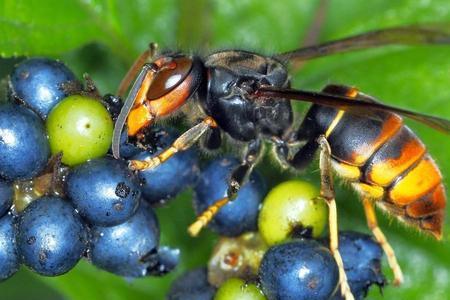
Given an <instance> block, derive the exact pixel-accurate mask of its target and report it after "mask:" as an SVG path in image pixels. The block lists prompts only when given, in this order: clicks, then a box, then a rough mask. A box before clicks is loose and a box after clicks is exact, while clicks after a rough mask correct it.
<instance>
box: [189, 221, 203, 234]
mask: <svg viewBox="0 0 450 300" xmlns="http://www.w3.org/2000/svg"><path fill="white" fill-rule="evenodd" d="M202 228H203V223H202V222H200V221H196V222H194V223H192V225H191V226H189V227H188V233H189V235H190V236H193V237H196V236H198V234H199V233H200V231H201V230H202Z"/></svg>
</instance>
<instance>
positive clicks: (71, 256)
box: [17, 197, 88, 276]
mask: <svg viewBox="0 0 450 300" xmlns="http://www.w3.org/2000/svg"><path fill="white" fill-rule="evenodd" d="M87 243H88V233H87V227H86V226H85V225H84V223H83V221H82V220H81V217H80V216H79V215H78V213H77V212H76V210H75V208H74V207H73V206H72V205H71V204H70V202H67V201H65V200H64V199H62V198H58V197H43V198H40V199H37V200H35V201H33V202H32V203H31V204H30V205H28V206H27V208H25V210H24V211H23V212H22V213H21V214H20V215H19V218H18V224H17V248H18V253H19V255H20V257H21V261H22V262H23V263H24V264H25V265H26V266H28V267H29V268H30V269H32V270H33V271H35V272H37V273H39V274H41V275H45V276H58V275H61V274H64V273H66V272H68V271H69V270H70V269H72V268H73V267H74V266H75V265H76V264H77V262H78V261H79V260H80V258H81V257H82V256H83V254H84V253H85V251H86V249H87Z"/></svg>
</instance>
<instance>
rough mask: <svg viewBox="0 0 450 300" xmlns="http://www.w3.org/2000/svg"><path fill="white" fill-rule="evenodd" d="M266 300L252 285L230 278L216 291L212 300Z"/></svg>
mask: <svg viewBox="0 0 450 300" xmlns="http://www.w3.org/2000/svg"><path fill="white" fill-rule="evenodd" d="M234 299H239V300H266V299H267V298H266V297H265V296H264V294H263V293H262V292H261V290H260V289H259V288H258V287H257V286H256V285H255V284H254V283H246V282H245V281H244V280H242V279H239V278H230V279H228V280H227V281H225V282H224V283H223V284H222V285H221V286H220V287H219V289H218V290H217V293H216V295H215V296H214V300H234Z"/></svg>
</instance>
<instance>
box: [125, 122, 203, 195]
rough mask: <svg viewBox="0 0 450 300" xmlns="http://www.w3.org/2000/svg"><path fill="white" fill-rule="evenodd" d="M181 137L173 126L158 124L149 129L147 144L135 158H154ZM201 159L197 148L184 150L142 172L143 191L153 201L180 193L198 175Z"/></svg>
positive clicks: (139, 174) (140, 175)
mask: <svg viewBox="0 0 450 300" xmlns="http://www.w3.org/2000/svg"><path fill="white" fill-rule="evenodd" d="M178 136H179V132H178V131H177V130H175V129H173V128H170V127H157V126H154V127H152V128H150V129H149V130H148V131H147V132H146V139H147V140H148V143H146V145H145V146H146V147H147V148H148V150H146V151H143V152H141V153H139V154H137V155H135V156H133V157H132V159H137V160H143V159H145V158H147V157H153V156H155V155H156V154H159V153H160V152H161V151H162V150H164V149H166V148H168V147H169V146H170V145H171V144H172V142H173V141H174V140H175V139H176V138H177V137H178ZM198 172H199V171H198V158H197V153H196V151H195V149H189V150H186V151H181V152H179V153H177V154H175V155H174V156H173V157H171V158H170V159H168V160H167V161H165V162H164V163H163V164H161V165H160V166H158V167H156V168H154V169H151V170H144V171H140V172H139V173H138V176H139V178H140V179H141V181H142V194H143V196H144V199H145V200H147V201H148V202H149V203H151V204H164V203H165V202H167V201H168V200H169V199H171V198H173V197H175V196H176V195H177V194H178V193H179V192H181V191H182V190H184V189H185V188H187V187H188V186H190V185H192V184H193V183H194V182H195V181H196V179H197V176H198Z"/></svg>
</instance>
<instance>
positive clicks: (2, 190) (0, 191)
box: [0, 179, 13, 218]
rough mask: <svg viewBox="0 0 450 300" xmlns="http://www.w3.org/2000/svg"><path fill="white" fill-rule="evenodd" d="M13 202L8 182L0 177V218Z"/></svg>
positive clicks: (11, 190)
mask: <svg viewBox="0 0 450 300" xmlns="http://www.w3.org/2000/svg"><path fill="white" fill-rule="evenodd" d="M12 202H13V189H12V186H11V184H10V183H8V182H6V181H4V180H1V179H0V218H1V217H3V216H4V215H5V214H6V212H7V211H8V210H9V208H10V207H11V205H12Z"/></svg>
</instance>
